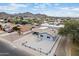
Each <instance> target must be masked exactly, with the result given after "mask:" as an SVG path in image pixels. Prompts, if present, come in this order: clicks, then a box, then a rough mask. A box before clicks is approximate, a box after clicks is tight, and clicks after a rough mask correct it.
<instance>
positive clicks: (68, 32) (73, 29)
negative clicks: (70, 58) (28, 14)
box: [58, 20, 79, 43]
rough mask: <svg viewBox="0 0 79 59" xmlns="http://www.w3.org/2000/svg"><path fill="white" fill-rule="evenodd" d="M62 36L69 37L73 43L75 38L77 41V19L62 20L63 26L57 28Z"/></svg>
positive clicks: (78, 39) (78, 26) (78, 36)
mask: <svg viewBox="0 0 79 59" xmlns="http://www.w3.org/2000/svg"><path fill="white" fill-rule="evenodd" d="M58 34H60V35H62V36H66V37H69V38H70V39H72V41H73V43H74V42H75V40H77V41H79V21H78V20H67V21H65V22H64V28H60V29H59V33H58Z"/></svg>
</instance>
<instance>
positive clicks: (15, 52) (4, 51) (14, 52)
mask: <svg viewBox="0 0 79 59" xmlns="http://www.w3.org/2000/svg"><path fill="white" fill-rule="evenodd" d="M0 56H31V54H29V53H27V52H25V51H22V50H20V49H17V48H14V47H12V46H11V45H9V44H8V43H4V42H3V41H0Z"/></svg>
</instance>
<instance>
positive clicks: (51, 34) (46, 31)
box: [32, 27, 57, 41]
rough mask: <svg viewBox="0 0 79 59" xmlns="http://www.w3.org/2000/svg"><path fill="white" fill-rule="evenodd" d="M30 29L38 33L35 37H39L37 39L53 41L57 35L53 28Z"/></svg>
mask: <svg viewBox="0 0 79 59" xmlns="http://www.w3.org/2000/svg"><path fill="white" fill-rule="evenodd" d="M32 31H33V33H36V34H37V33H38V34H37V37H38V38H39V40H48V41H53V40H55V39H54V38H55V37H56V35H57V33H56V31H55V30H53V29H51V28H48V27H40V28H35V29H33V30H32Z"/></svg>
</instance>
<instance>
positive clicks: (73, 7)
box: [0, 3, 79, 17]
mask: <svg viewBox="0 0 79 59" xmlns="http://www.w3.org/2000/svg"><path fill="white" fill-rule="evenodd" d="M0 12H6V13H9V14H14V13H24V12H31V13H34V14H38V13H40V14H46V15H49V16H60V17H61V16H66V17H68V16H70V17H78V16H79V4H78V3H25V4H22V3H17V4H16V3H0Z"/></svg>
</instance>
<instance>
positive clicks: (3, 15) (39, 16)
mask: <svg viewBox="0 0 79 59" xmlns="http://www.w3.org/2000/svg"><path fill="white" fill-rule="evenodd" d="M18 16H20V17H23V18H27V19H39V20H40V19H41V20H44V19H48V20H53V19H79V17H53V16H48V15H45V14H33V13H30V12H25V13H18V14H8V13H5V12H0V19H1V18H3V19H5V18H8V17H10V18H13V17H18Z"/></svg>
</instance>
